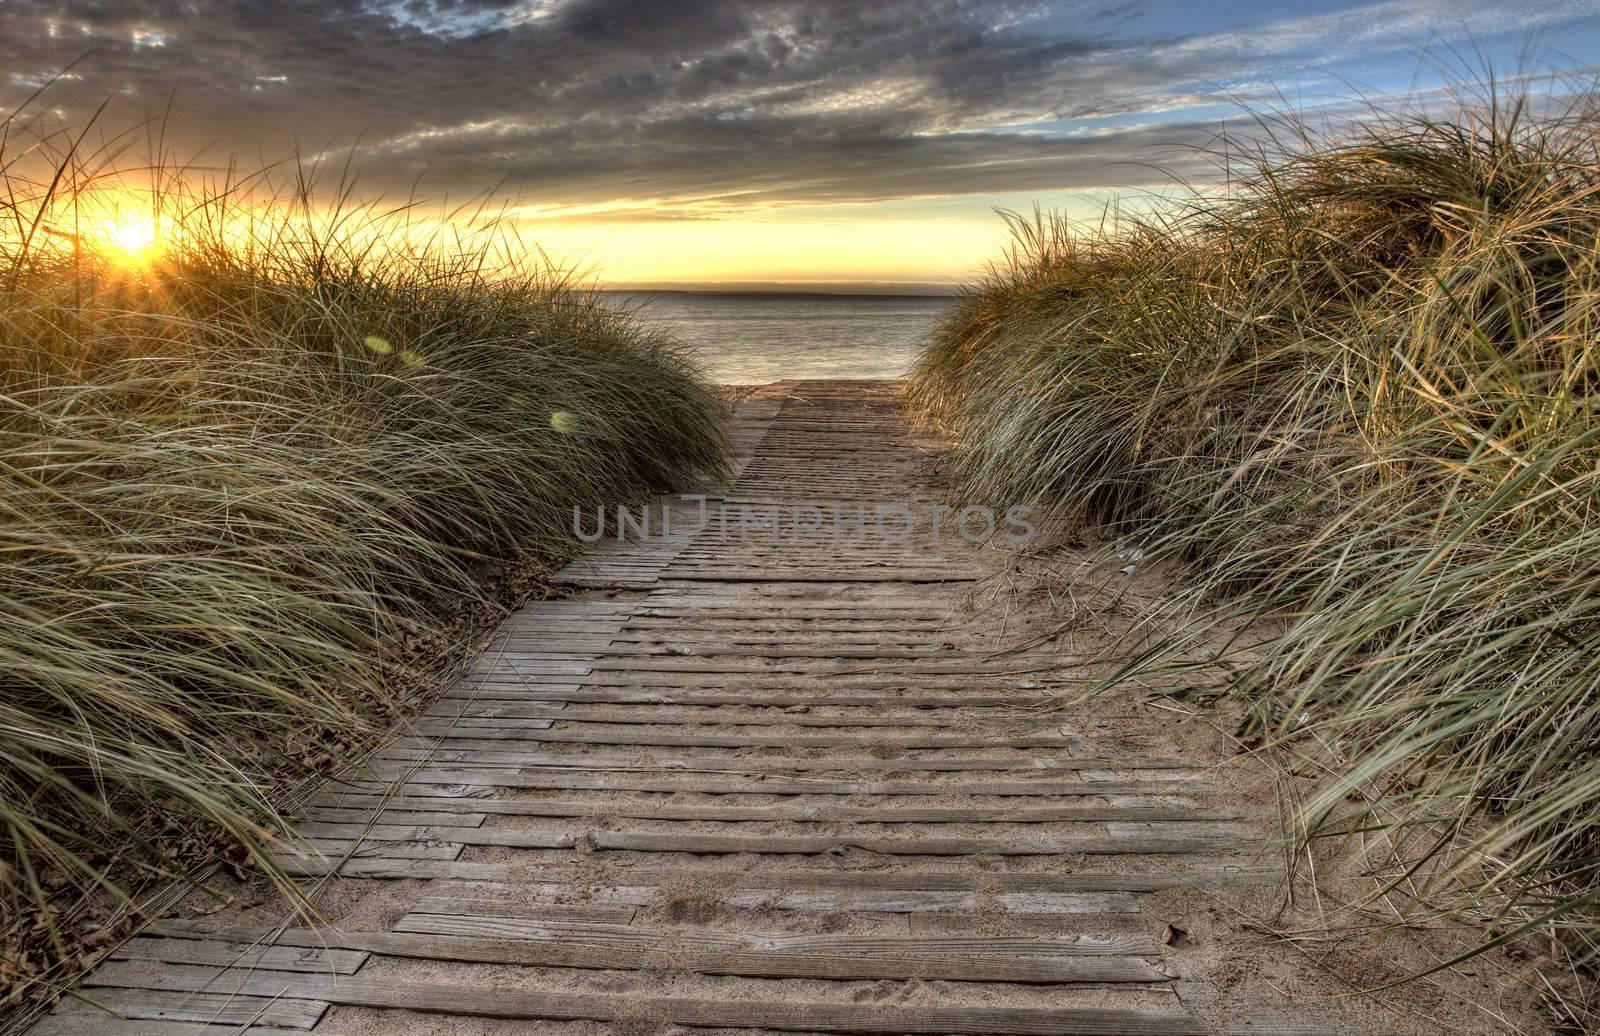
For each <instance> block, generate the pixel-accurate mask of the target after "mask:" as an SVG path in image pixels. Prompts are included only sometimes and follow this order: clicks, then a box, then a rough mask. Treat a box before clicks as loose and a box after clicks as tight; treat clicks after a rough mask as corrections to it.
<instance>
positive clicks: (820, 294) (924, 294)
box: [598, 287, 957, 299]
mask: <svg viewBox="0 0 1600 1036" xmlns="http://www.w3.org/2000/svg"><path fill="white" fill-rule="evenodd" d="M598 290H599V292H600V293H601V294H602V295H721V296H727V295H741V296H742V295H749V296H759V297H764V298H829V299H953V298H955V297H956V294H957V293H956V292H955V291H954V290H949V291H934V290H931V289H930V290H926V291H859V290H858V291H845V290H840V291H832V290H826V289H821V288H813V289H795V288H613V287H605V288H600V289H598Z"/></svg>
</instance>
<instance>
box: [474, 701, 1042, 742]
mask: <svg viewBox="0 0 1600 1036" xmlns="http://www.w3.org/2000/svg"><path fill="white" fill-rule="evenodd" d="M449 708H450V710H451V714H452V715H455V714H457V710H459V714H460V715H462V716H467V717H472V718H474V719H497V720H516V719H531V720H549V721H555V720H560V721H562V722H563V723H614V724H628V725H635V724H646V725H651V726H655V725H661V726H666V725H674V726H697V725H698V726H719V727H829V728H833V727H838V728H845V729H865V728H868V727H871V728H874V729H878V728H886V729H889V730H893V729H895V728H898V727H906V728H913V727H918V728H920V727H932V728H936V729H949V728H952V727H955V726H957V725H961V726H962V729H966V730H971V731H972V733H973V737H974V738H975V739H976V738H982V737H985V736H987V732H988V731H990V730H994V731H995V732H997V733H999V732H1004V731H1006V730H1008V729H1010V728H1014V727H1016V726H1019V725H1024V724H1027V723H1028V722H1029V721H1028V720H1026V719H1023V718H1011V717H1004V716H1002V717H989V718H987V719H986V720H984V721H982V722H981V723H976V724H971V725H968V721H964V719H963V717H962V716H960V715H958V714H954V713H952V712H951V710H948V709H946V710H941V711H942V712H944V713H946V714H944V715H929V714H928V713H927V711H926V710H918V712H916V713H913V714H910V715H902V714H899V713H896V714H895V715H891V716H885V715H848V716H836V715H831V714H830V715H810V714H807V713H805V712H800V711H793V712H791V711H788V710H785V709H760V708H759V707H756V708H755V711H752V707H748V706H731V705H730V706H725V707H720V708H699V707H694V706H673V705H658V704H652V705H651V706H650V707H649V708H647V709H629V710H624V711H619V710H617V709H614V708H608V707H607V706H604V705H567V704H565V703H561V704H556V705H549V704H543V703H538V702H532V703H519V702H493V701H487V702H467V703H465V704H463V703H461V702H459V701H452V702H450V703H449ZM806 708H809V707H806ZM1034 725H1037V723H1035V724H1034Z"/></svg>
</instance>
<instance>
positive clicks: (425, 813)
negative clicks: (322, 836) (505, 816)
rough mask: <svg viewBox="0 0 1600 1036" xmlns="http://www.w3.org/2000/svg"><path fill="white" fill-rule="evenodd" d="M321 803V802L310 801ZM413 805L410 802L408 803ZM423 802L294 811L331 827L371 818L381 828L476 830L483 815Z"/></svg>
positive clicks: (366, 800)
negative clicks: (419, 826) (430, 826)
mask: <svg viewBox="0 0 1600 1036" xmlns="http://www.w3.org/2000/svg"><path fill="white" fill-rule="evenodd" d="M314 801H324V800H314ZM412 801H414V800H412ZM429 801H431V800H423V804H422V805H421V806H416V805H412V806H409V807H407V808H404V809H397V808H395V806H393V805H392V804H390V803H389V802H386V801H385V799H384V796H381V795H372V796H363V801H362V802H360V803H354V802H346V803H344V804H342V805H338V806H334V805H308V806H303V807H301V808H300V809H298V810H296V811H295V815H296V817H298V818H299V819H301V820H316V821H323V822H325V823H333V824H364V823H366V822H367V821H368V820H371V819H372V818H373V816H374V815H376V816H377V818H378V820H379V821H380V822H382V823H385V824H433V825H434V826H440V825H448V826H450V827H480V826H482V824H483V821H484V818H485V816H487V814H486V813H484V812H482V811H479V812H476V813H471V812H455V811H453V810H451V809H449V808H448V807H445V806H438V805H434V806H430V805H428V802H429Z"/></svg>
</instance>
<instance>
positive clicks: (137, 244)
mask: <svg viewBox="0 0 1600 1036" xmlns="http://www.w3.org/2000/svg"><path fill="white" fill-rule="evenodd" d="M102 233H103V237H104V242H105V250H106V252H107V253H108V254H109V255H111V256H112V257H113V258H115V259H117V260H120V261H121V262H124V263H130V264H136V265H142V264H144V263H148V262H149V261H150V260H151V259H152V258H154V256H155V253H156V250H157V242H156V221H155V216H154V214H152V213H149V212H142V213H133V214H128V213H118V214H117V215H115V216H113V217H111V218H110V219H108V220H106V221H105V226H104V228H103V232H102Z"/></svg>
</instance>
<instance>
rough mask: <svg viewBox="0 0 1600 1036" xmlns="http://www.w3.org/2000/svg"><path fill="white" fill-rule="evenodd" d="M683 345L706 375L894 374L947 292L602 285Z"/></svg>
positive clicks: (738, 378)
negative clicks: (620, 288) (720, 290)
mask: <svg viewBox="0 0 1600 1036" xmlns="http://www.w3.org/2000/svg"><path fill="white" fill-rule="evenodd" d="M607 297H608V298H609V299H610V300H611V301H612V302H613V303H615V304H620V305H622V306H624V307H625V308H628V309H631V310H634V311H636V312H637V313H638V314H639V316H640V317H641V318H643V319H644V320H645V321H646V322H649V323H655V324H658V325H659V326H661V327H662V328H664V329H665V330H666V331H667V332H668V333H669V334H671V335H672V336H673V337H675V338H677V339H678V340H679V341H681V342H683V343H684V344H685V345H688V346H689V347H691V348H692V349H693V350H694V351H695V352H696V353H697V354H698V355H699V357H700V360H701V362H702V363H704V364H705V366H706V369H707V371H708V372H709V374H710V375H711V378H712V380H714V381H718V382H722V383H723V384H732V385H755V384H764V383H766V382H769V381H781V380H783V379H785V378H898V377H901V376H903V375H904V374H905V373H906V371H907V370H908V369H909V368H910V366H911V363H912V361H913V360H915V359H916V357H917V354H918V353H919V352H920V351H921V350H922V347H923V345H924V344H925V343H926V341H927V337H928V334H929V333H930V332H931V331H932V330H933V328H934V325H936V324H937V323H938V322H939V320H940V318H942V317H943V316H944V315H945V314H946V313H948V312H949V311H950V307H951V306H953V305H954V304H955V300H954V299H951V298H948V297H933V298H928V297H922V296H914V295H779V294H758V293H739V294H732V293H730V294H713V293H701V292H640V293H634V292H608V293H607Z"/></svg>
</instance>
